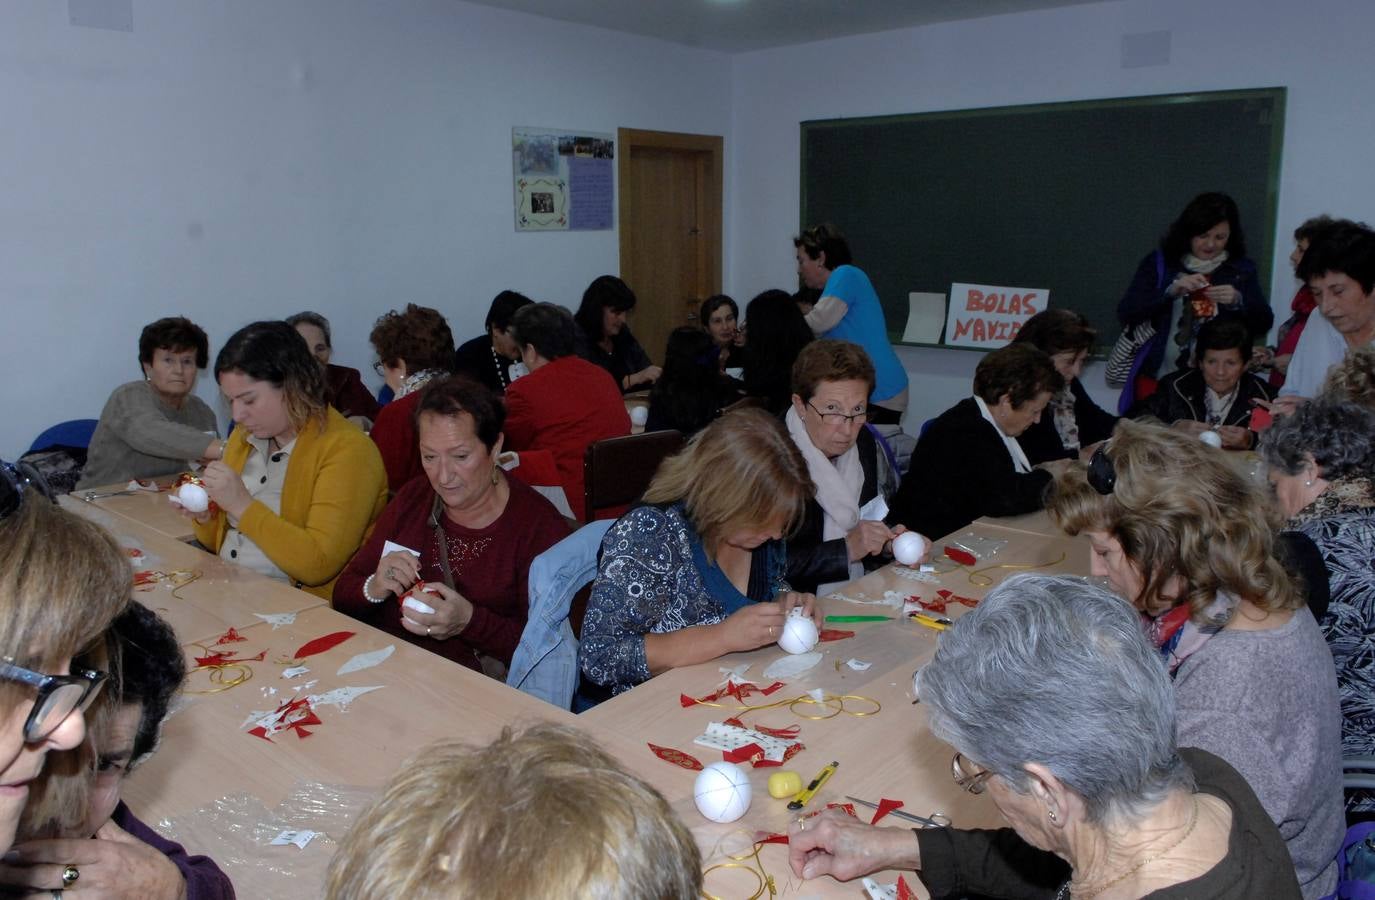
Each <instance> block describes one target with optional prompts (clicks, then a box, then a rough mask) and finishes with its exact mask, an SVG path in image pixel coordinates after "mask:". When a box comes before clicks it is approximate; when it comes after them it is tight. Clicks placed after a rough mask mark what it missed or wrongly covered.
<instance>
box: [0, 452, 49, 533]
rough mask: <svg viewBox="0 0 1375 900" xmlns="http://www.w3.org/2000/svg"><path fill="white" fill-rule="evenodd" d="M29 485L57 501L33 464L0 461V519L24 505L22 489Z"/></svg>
mask: <svg viewBox="0 0 1375 900" xmlns="http://www.w3.org/2000/svg"><path fill="white" fill-rule="evenodd" d="M30 487H31V488H33V489H34V490H36V491H38V492H39V493H40V494H42V495H43V496H44V497H47V498H48V499H49V500H51V501H53V502H54V503H56V502H57V497H56V496H55V495H54V494H53V489H52V487H51V486H49V484H48V480H47V479H46V478H44V477H43V475H42V473H40V472H39V471H38V470H37V469H35V468H34V467H33V466H31V465H29V464H28V463H26V462H18V463H7V462H3V461H0V519H5V518H8V517H9V516H11V515H13V514H14V513H16V512H18V511H19V508H20V507H21V506H23V505H24V489H25V488H30Z"/></svg>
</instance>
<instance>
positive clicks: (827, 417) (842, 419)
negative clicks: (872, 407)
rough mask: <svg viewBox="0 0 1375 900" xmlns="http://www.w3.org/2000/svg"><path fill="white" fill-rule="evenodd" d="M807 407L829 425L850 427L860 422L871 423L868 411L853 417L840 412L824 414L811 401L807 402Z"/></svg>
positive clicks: (862, 411)
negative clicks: (852, 423)
mask: <svg viewBox="0 0 1375 900" xmlns="http://www.w3.org/2000/svg"><path fill="white" fill-rule="evenodd" d="M807 405H808V406H810V407H811V408H812V412H814V413H816V414H817V415H818V416H821V421H823V422H825V423H826V424H827V425H849V424H850V423H851V422H859V423H860V424H861V425H863V424H864V423H865V422H867V421H869V410H868V409H864V410H861V411H860V412H857V413H855V414H854V415H853V416H847V415H845V413H840V412H822V411H821V410H819V409H817V408H816V406H815V405H813V404H812V401H810V400H808V401H807Z"/></svg>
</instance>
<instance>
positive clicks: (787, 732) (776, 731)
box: [725, 716, 802, 741]
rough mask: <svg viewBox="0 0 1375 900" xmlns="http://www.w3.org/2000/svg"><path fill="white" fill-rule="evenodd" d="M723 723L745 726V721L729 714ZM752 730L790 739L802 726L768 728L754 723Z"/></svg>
mask: <svg viewBox="0 0 1375 900" xmlns="http://www.w3.org/2000/svg"><path fill="white" fill-rule="evenodd" d="M725 724H727V725H734V726H735V727H736V728H744V727H745V723H744V722H742V721H740V720H739V719H738V718H736V717H735V716H731V717H730V718H729V719H726V720H725ZM754 730H755V731H758V732H759V733H760V734H767V735H768V736H769V737H776V738H782V739H783V740H785V741H791V740H793V739H795V738H796V737H797V736H798V735H799V734H801V733H802V726H801V725H789V726H788V727H787V728H769V727H768V726H767V725H755V726H754Z"/></svg>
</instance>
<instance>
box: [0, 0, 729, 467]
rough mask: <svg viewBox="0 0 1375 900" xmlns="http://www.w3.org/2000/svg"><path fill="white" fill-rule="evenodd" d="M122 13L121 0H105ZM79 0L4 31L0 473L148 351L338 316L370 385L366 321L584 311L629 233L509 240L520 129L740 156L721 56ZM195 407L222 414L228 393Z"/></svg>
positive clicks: (13, 16)
mask: <svg viewBox="0 0 1375 900" xmlns="http://www.w3.org/2000/svg"><path fill="white" fill-rule="evenodd" d="M115 2H118V0H115ZM133 12H134V29H133V32H132V33H126V32H118V31H107V30H97V29H90V28H81V27H73V26H71V25H70V24H68V20H67V4H66V3H65V2H63V0H43V2H37V3H6V4H4V6H3V9H0V122H3V134H4V137H3V139H0V172H4V173H5V185H4V188H3V192H2V195H3V197H4V200H3V206H2V208H3V212H0V308H3V309H4V313H5V315H4V321H3V323H0V384H3V385H5V388H4V397H5V401H4V417H3V420H4V426H3V433H2V434H0V437H2V438H3V439H0V456H2V457H4V458H6V459H12V458H14V457H15V456H17V455H18V454H19V453H21V452H23V451H24V450H27V449H28V445H29V442H30V440H32V438H33V437H34V436H35V435H37V433H38V432H39V431H40V430H41V429H42V428H43V427H45V426H46V425H49V424H52V423H54V422H57V421H60V420H63V419H69V418H80V417H91V418H94V417H96V416H98V414H99V413H100V409H101V406H102V405H103V403H104V401H105V398H106V396H107V395H108V394H109V392H110V389H111V388H112V387H113V386H114V385H117V384H119V383H121V382H124V381H127V380H131V379H133V378H135V377H138V375H139V370H138V368H137V364H136V361H135V359H136V353H137V350H136V348H137V340H138V334H139V330H140V329H141V328H142V327H143V325H145V324H146V323H147V322H149V321H151V320H153V319H155V318H158V317H160V316H163V315H172V314H177V313H183V314H185V315H188V316H190V317H191V318H192V319H194V320H195V321H197V322H198V323H199V324H200V325H201V326H202V327H204V328H205V329H206V331H207V332H209V334H210V336H211V355H212V360H213V354H214V352H215V350H216V349H217V347H218V345H219V344H220V343H221V342H222V341H223V340H224V339H225V338H226V337H228V336H229V334H230V333H231V332H232V331H233V330H234V329H235V328H237V327H238V326H240V325H242V324H244V323H246V322H249V321H252V320H254V319H257V318H276V317H281V316H284V315H287V314H289V313H291V312H295V311H297V310H299V309H304V308H312V309H316V310H319V311H320V312H323V313H325V314H326V315H327V316H329V318H330V319H331V321H332V322H333V325H334V330H335V340H334V343H335V352H336V358H337V359H338V360H339V361H340V362H343V363H345V364H347V365H352V366H357V367H359V368H361V369H363V370H364V371H365V376H366V377H367V378H369V379H372V373H371V371H370V370H369V369H368V365H369V363H370V362H371V360H372V354H371V350H370V349H369V348H368V346H367V333H368V330H369V329H370V328H371V325H372V321H373V319H374V318H375V317H376V316H377V315H379V314H380V313H382V312H384V311H386V310H388V309H391V308H393V307H398V306H404V304H405V303H406V302H407V301H414V302H417V303H422V304H426V305H430V306H434V307H436V308H438V309H439V310H441V311H442V312H444V313H445V314H446V315H447V316H448V317H449V322H450V325H451V326H452V328H453V330H454V333H455V336H456V337H458V338H459V339H460V340H462V339H464V338H466V337H469V336H472V335H473V334H476V333H478V332H479V331H480V330H481V326H482V319H483V317H484V315H485V314H486V310H487V305H488V303H489V302H490V301H491V298H492V296H493V295H494V294H495V293H496V292H497V291H498V290H500V289H502V288H508V287H510V288H515V289H518V290H521V291H524V292H526V293H528V294H530V295H531V296H533V297H536V298H538V299H547V300H553V301H556V302H561V303H573V304H576V302H577V300H578V299H579V298H580V296H581V293H582V289H583V287H585V286H586V284H587V282H589V281H590V280H591V279H592V278H593V277H595V276H597V275H600V274H602V273H604V272H614V271H617V269H618V258H619V253H618V245H617V238H616V233H615V232H613V231H601V232H584V233H557V234H516V233H515V231H514V227H513V224H512V222H513V212H512V199H511V195H512V184H511V143H510V141H511V128H512V127H513V126H517V125H525V126H535V127H550V128H576V129H584V130H592V131H604V132H613V133H614V132H615V130H616V128H617V127H634V128H651V129H662V130H669V131H687V132H700V133H709V134H720V135H725V136H726V138H727V140H726V144H727V146H728V147H729V146H730V145H731V143H732V140H731V137H730V134H729V132H730V119H729V106H730V77H731V75H730V64H729V58H728V57H726V56H724V55H721V54H716V53H711V52H706V51H700V50H693V49H689V48H685V47H680V46H676V45H672V44H666V43H662V42H659V41H653V40H648V39H643V38H636V37H630V36H627V35H622V34H616V33H613V32H609V31H604V30H600V29H593V28H584V27H579V26H574V25H568V24H565V23H560V22H554V21H551V20H546V19H539V18H535V17H530V16H525V15H521V14H514V13H506V12H502V11H498V10H493V9H489V8H487V7H481V6H473V5H469V4H465V3H462V2H458V0H386V2H383V0H290V2H281V0H232V2H228V3H225V2H217V0H136V2H134V4H133ZM198 391H199V393H200V394H201V395H202V396H204V397H206V398H207V399H208V400H211V402H212V405H214V406H216V408H217V409H220V408H221V407H220V404H219V403H218V401H217V399H216V392H215V389H214V385H213V384H212V383H211V379H210V378H209V377H204V378H202V381H201V384H200V385H199V387H198Z"/></svg>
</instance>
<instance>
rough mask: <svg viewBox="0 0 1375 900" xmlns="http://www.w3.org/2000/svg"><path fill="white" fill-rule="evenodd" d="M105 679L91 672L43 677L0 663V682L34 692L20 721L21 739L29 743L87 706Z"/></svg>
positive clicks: (105, 675)
mask: <svg viewBox="0 0 1375 900" xmlns="http://www.w3.org/2000/svg"><path fill="white" fill-rule="evenodd" d="M109 677H110V676H109V675H108V674H107V673H105V672H96V671H93V670H91V669H84V670H82V671H80V672H77V673H75V674H73V675H44V674H43V673H42V672H35V671H33V670H32V669H26V668H24V667H23V666H16V665H15V664H14V663H13V662H12V661H10V660H8V659H6V660H5V661H3V662H0V679H3V680H5V681H14V682H18V683H19V684H26V685H28V686H29V687H32V688H34V689H35V690H36V691H37V692H38V696H37V697H36V698H35V699H34V702H33V709H31V710H29V717H28V719H27V720H25V722H24V740H25V742H27V743H30V744H32V743H35V742H37V741H41V740H43V739H44V738H46V737H47V736H48V735H50V734H52V733H53V732H54V731H56V730H57V729H58V728H59V727H60V726H61V725H62V723H63V722H65V721H67V717H68V716H70V715H71V714H72V713H74V712H77V711H78V710H84V709H86V707H88V706H90V705H91V701H92V700H94V699H95V698H96V697H97V696H98V695H99V694H100V689H101V687H103V686H104V685H105V679H107V678H109Z"/></svg>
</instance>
